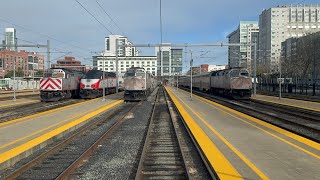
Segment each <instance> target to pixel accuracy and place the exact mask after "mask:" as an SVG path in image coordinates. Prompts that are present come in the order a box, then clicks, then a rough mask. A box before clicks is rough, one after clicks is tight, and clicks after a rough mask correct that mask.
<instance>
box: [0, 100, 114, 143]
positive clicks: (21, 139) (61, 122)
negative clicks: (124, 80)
mask: <svg viewBox="0 0 320 180" xmlns="http://www.w3.org/2000/svg"><path fill="white" fill-rule="evenodd" d="M109 104H111V102H110V103H108V104H106V105H109ZM99 108H101V107H97V108H95V109H91V110H89V111H85V112H82V113H80V114H75V115H73V116H71V117H69V118H68V119H66V120H63V121H60V122H58V123H55V124H53V125H50V126H48V127H46V128H44V129H40V130H38V131H36V132H34V133H32V134H29V135H27V136H23V137H22V138H19V139H17V140H15V141H12V142H9V143H7V144H4V145H2V146H0V149H3V148H5V147H8V146H10V145H13V144H16V143H18V142H20V141H23V140H25V139H27V138H29V137H31V136H34V135H36V134H40V133H42V132H44V131H46V130H48V129H50V128H52V127H55V126H58V125H61V124H63V123H65V122H68V121H70V120H72V119H74V118H79V117H81V116H83V115H85V114H88V113H90V112H92V111H96V110H98V109H99Z"/></svg>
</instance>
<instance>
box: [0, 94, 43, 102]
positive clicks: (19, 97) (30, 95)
mask: <svg viewBox="0 0 320 180" xmlns="http://www.w3.org/2000/svg"><path fill="white" fill-rule="evenodd" d="M36 96H38V97H39V96H40V94H39V93H35V94H19V95H17V96H16V99H21V98H27V97H36ZM10 99H13V95H12V94H10V96H9V94H5V95H1V94H0V101H4V100H10Z"/></svg>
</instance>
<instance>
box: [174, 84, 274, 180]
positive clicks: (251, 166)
mask: <svg viewBox="0 0 320 180" xmlns="http://www.w3.org/2000/svg"><path fill="white" fill-rule="evenodd" d="M169 91H170V90H169ZM172 93H173V92H172ZM173 94H174V93H173ZM175 96H176V95H175ZM176 98H178V99H179V100H180V101H181V102H182V103H183V104H184V105H185V106H187V108H188V109H189V110H190V111H191V112H192V113H193V114H195V115H196V116H197V117H198V118H199V119H200V120H201V121H202V122H203V123H204V124H205V125H206V126H207V127H208V128H209V129H210V130H211V131H212V132H213V133H214V134H215V135H216V136H218V138H219V139H220V140H221V141H222V142H223V143H224V144H225V145H227V146H228V147H229V148H230V149H231V150H232V151H233V152H234V153H235V154H236V155H237V156H238V157H239V158H240V159H241V160H242V161H243V162H244V163H245V164H247V165H248V166H249V167H250V168H251V169H252V170H253V171H254V172H255V173H256V174H257V175H258V176H259V177H260V178H261V179H269V178H268V177H267V176H266V175H265V174H264V173H263V172H262V171H260V170H259V169H258V168H257V167H256V166H255V165H254V164H253V163H252V162H251V161H250V160H248V159H247V158H246V157H245V156H244V155H243V154H242V153H241V152H240V151H238V150H237V149H236V148H235V147H234V146H233V145H232V144H231V143H230V142H229V141H228V140H227V139H226V138H224V137H223V136H222V135H221V134H220V133H219V132H218V131H217V130H215V129H214V128H213V127H212V126H211V125H210V124H209V123H208V122H207V121H206V120H205V119H203V118H202V117H201V116H200V115H199V114H198V113H197V112H195V111H194V110H193V109H192V108H191V107H190V106H189V105H188V103H186V102H184V101H183V100H182V99H181V98H179V97H178V96H176Z"/></svg>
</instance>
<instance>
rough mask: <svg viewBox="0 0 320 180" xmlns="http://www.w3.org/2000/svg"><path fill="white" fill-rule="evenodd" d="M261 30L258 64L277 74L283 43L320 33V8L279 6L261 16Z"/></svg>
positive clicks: (268, 71) (265, 11)
mask: <svg viewBox="0 0 320 180" xmlns="http://www.w3.org/2000/svg"><path fill="white" fill-rule="evenodd" d="M259 28H260V32H259V46H258V47H259V52H258V64H259V65H261V66H262V67H265V68H263V69H264V70H266V71H267V73H272V72H277V71H278V69H279V61H280V56H281V43H282V42H283V41H285V40H286V39H288V38H291V37H301V36H304V35H306V34H308V33H313V32H317V31H320V6H279V7H273V8H270V9H267V10H264V11H263V12H262V13H261V14H260V16H259ZM268 68H269V69H268Z"/></svg>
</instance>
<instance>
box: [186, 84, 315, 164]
mask: <svg viewBox="0 0 320 180" xmlns="http://www.w3.org/2000/svg"><path fill="white" fill-rule="evenodd" d="M181 91H182V92H184V93H187V92H186V91H183V90H181ZM193 96H194V97H197V98H198V99H200V100H202V101H204V102H206V103H208V104H211V105H213V106H212V107H214V108H216V109H218V110H220V111H223V112H224V113H226V114H229V115H230V116H232V117H235V118H236V119H239V120H241V121H243V122H245V123H247V124H250V125H251V126H253V127H255V128H258V129H260V130H261V131H263V132H265V133H267V134H268V135H270V136H273V137H275V138H277V139H279V140H281V141H283V142H285V143H287V144H289V145H291V146H294V147H295V148H297V149H300V150H301V151H303V152H305V153H307V154H309V155H312V156H314V157H316V158H318V159H320V156H319V155H317V154H314V153H312V152H310V151H308V150H306V149H304V148H302V147H300V146H298V145H295V144H293V143H291V142H289V141H287V140H285V139H283V138H281V137H279V136H277V135H275V134H273V133H271V132H269V131H266V130H264V129H262V128H260V127H258V126H256V125H254V124H251V123H249V122H247V121H245V120H243V119H241V118H239V117H238V116H240V117H242V118H244V119H247V120H250V121H253V122H255V123H257V124H259V125H262V126H264V127H266V128H268V129H271V130H273V131H275V132H278V133H280V134H282V135H284V136H287V137H289V138H291V139H294V140H296V141H298V142H300V143H303V144H305V145H307V146H310V147H312V148H314V149H316V150H318V151H319V150H320V144H319V143H317V142H314V141H312V140H310V139H307V138H304V137H302V136H299V135H297V134H294V133H292V132H289V131H287V130H284V129H281V128H279V127H277V126H274V125H272V124H269V123H267V122H264V121H262V120H260V119H257V118H254V117H251V116H249V115H246V114H244V113H241V112H238V111H236V110H233V109H231V108H228V107H225V106H223V105H221V104H218V103H215V102H213V101H210V100H208V99H205V98H203V97H200V96H197V95H193ZM218 107H219V108H221V109H219V108H218ZM234 114H236V115H238V116H235V115H234Z"/></svg>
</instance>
